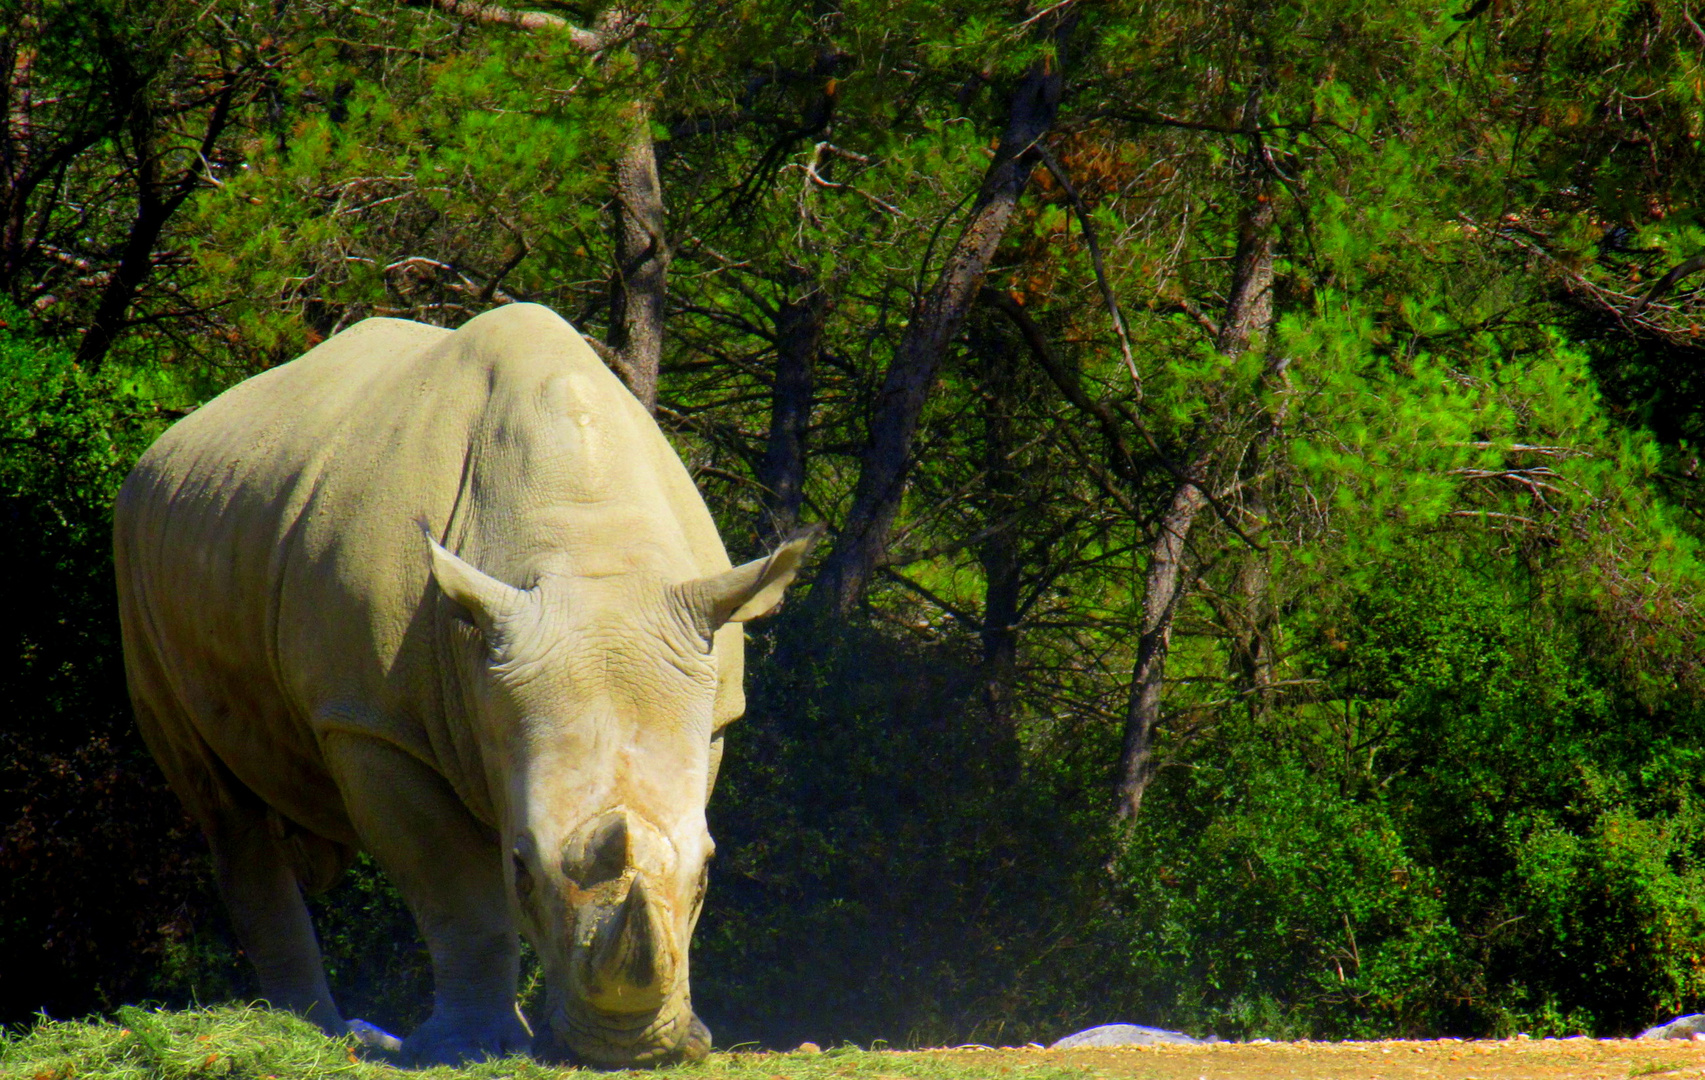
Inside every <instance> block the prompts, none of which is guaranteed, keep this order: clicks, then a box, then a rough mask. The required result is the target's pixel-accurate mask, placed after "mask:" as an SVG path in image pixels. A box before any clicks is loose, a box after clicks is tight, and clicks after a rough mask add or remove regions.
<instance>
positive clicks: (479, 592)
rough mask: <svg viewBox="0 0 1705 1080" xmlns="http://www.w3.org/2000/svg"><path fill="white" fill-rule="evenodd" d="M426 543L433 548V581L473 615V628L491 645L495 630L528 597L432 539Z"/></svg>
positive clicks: (427, 539)
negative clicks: (451, 552) (477, 629)
mask: <svg viewBox="0 0 1705 1080" xmlns="http://www.w3.org/2000/svg"><path fill="white" fill-rule="evenodd" d="M426 542H427V543H429V544H431V545H432V580H434V581H436V582H438V587H439V588H440V589H442V590H444V595H445V596H448V597H449V598H450V599H451V600H453V601H455V602H456V603H457V604H459V605H460V606H461V607H463V608H465V609H466V610H467V612H468V614H469V615H471V616H473V620H474V625H475V626H478V627H479V628H480V633H482V634H484V635H485V639H486V643H487V644H488V645H489V644H491V643H492V640H493V639H492V631H493V628H494V627H495V626H496V625H497V623H498V622H500V621H502V620H503V619H504V618H505V617H507V616H509V615H512V614H514V613H515V612H517V611H519V610H521V607H522V605H523V604H525V603H526V596H525V594H523V593H522V592H521V590H520V589H517V588H513V587H512V586H509V585H505V584H504V583H503V582H501V581H499V580H497V579H496V578H494V577H491V576H489V575H487V574H482V573H480V572H479V571H478V570H476V569H474V568H473V567H472V566H471V565H469V564H468V563H467V562H465V561H463V560H462V559H459V558H457V557H456V556H454V555H452V554H450V553H449V552H448V551H446V550H444V547H443V546H442V545H441V544H439V543H438V541H437V540H435V539H433V538H432V537H431V536H428V537H427V538H426Z"/></svg>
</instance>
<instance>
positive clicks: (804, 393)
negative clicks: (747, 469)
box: [758, 284, 829, 545]
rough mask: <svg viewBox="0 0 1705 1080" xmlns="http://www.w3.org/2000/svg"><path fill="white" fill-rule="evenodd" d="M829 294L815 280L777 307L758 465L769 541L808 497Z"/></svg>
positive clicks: (788, 526) (787, 529) (787, 527)
mask: <svg viewBox="0 0 1705 1080" xmlns="http://www.w3.org/2000/svg"><path fill="white" fill-rule="evenodd" d="M828 308H829V301H828V294H827V292H826V291H824V290H823V289H821V288H818V287H816V286H815V284H813V285H812V287H811V291H810V292H809V293H807V294H806V296H805V298H804V299H803V300H783V301H782V303H781V306H780V308H779V309H778V310H777V312H776V318H775V326H776V372H775V384H774V388H773V389H772V391H771V393H770V432H769V441H768V443H767V445H766V446H765V447H764V460H763V461H762V462H761V463H759V465H758V483H760V484H762V485H763V488H764V496H763V498H764V520H763V522H762V523H761V524H760V526H759V530H758V531H759V534H760V535H761V536H762V537H763V539H764V541H765V543H766V545H768V544H771V543H772V542H773V541H776V540H779V539H781V538H782V537H784V536H786V535H787V534H789V533H791V532H792V531H793V529H794V527H795V526H797V525H798V524H799V511H800V509H801V507H802V506H803V505H804V502H805V441H806V436H807V433H808V432H809V430H810V427H811V407H812V404H813V401H814V395H815V383H816V366H817V347H818V345H819V344H820V343H821V342H822V338H823V320H824V319H825V318H826V317H827V315H828Z"/></svg>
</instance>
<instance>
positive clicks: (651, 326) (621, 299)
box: [609, 103, 669, 412]
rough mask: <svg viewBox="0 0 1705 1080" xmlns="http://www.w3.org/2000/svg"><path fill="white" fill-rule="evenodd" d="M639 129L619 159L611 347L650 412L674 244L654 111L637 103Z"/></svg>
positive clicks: (635, 113)
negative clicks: (660, 171)
mask: <svg viewBox="0 0 1705 1080" xmlns="http://www.w3.org/2000/svg"><path fill="white" fill-rule="evenodd" d="M632 123H633V129H632V131H631V132H630V134H629V136H628V141H627V145H626V146H624V147H623V148H622V153H621V156H620V157H619V158H618V159H617V161H616V201H615V207H616V209H615V222H614V232H615V241H616V268H615V273H614V274H613V275H612V276H611V279H610V341H609V344H610V348H611V349H612V350H614V352H615V354H616V359H617V365H616V367H617V374H618V375H620V376H621V377H622V379H623V380H624V381H625V382H626V383H627V385H628V389H629V390H632V391H633V395H634V397H636V398H638V399H639V401H640V404H642V405H644V406H645V408H646V411H647V412H652V411H655V409H656V408H657V370H658V366H659V365H660V364H661V362H662V358H663V320H664V317H665V315H666V309H667V306H668V302H669V288H668V270H669V245H668V242H667V234H666V233H665V232H664V220H663V186H662V184H661V183H660V182H659V181H658V178H657V152H656V148H655V147H654V146H653V145H652V141H651V110H650V108H649V107H647V106H645V105H643V104H638V103H636V104H635V105H634V106H633V117H632Z"/></svg>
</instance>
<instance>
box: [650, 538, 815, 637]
mask: <svg viewBox="0 0 1705 1080" xmlns="http://www.w3.org/2000/svg"><path fill="white" fill-rule="evenodd" d="M822 535H823V526H822V525H821V524H818V525H808V526H806V527H805V528H803V529H800V530H799V531H798V532H796V533H794V534H793V535H792V536H790V537H788V538H787V540H785V541H783V542H782V544H781V546H780V547H778V548H776V549H775V550H774V551H772V552H770V553H769V555H767V556H765V557H764V558H762V559H754V560H753V561H751V562H749V563H746V564H745V565H743V566H736V567H735V568H734V569H732V570H730V571H728V572H727V573H725V574H718V575H716V576H715V577H708V578H700V579H698V580H697V581H689V582H687V584H685V585H683V586H682V587H681V591H682V594H683V595H684V596H685V598H686V601H687V604H688V605H689V606H690V607H691V608H692V609H693V615H694V617H695V618H696V619H697V620H698V621H699V624H700V625H701V626H704V627H706V628H707V629H709V630H710V631H711V632H713V633H714V632H715V631H716V630H717V628H718V627H721V626H722V625H723V624H724V623H731V622H746V621H747V620H749V619H756V618H758V617H759V616H761V615H768V614H769V613H770V612H772V611H774V610H775V609H776V608H778V607H780V606H781V598H782V593H784V592H786V591H787V587H788V585H790V584H792V582H793V578H794V575H796V574H798V573H799V567H800V566H801V565H802V564H803V563H804V562H805V556H806V555H808V554H810V552H811V546H812V545H813V544H815V543H816V542H817V538H818V537H820V536H822Z"/></svg>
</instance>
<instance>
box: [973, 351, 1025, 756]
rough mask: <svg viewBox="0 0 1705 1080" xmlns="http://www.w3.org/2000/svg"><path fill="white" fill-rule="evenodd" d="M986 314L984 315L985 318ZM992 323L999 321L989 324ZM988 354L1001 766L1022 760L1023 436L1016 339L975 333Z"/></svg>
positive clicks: (988, 559)
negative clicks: (1017, 682)
mask: <svg viewBox="0 0 1705 1080" xmlns="http://www.w3.org/2000/svg"><path fill="white" fill-rule="evenodd" d="M987 321H988V320H987V319H985V320H982V322H983V323H984V324H986V323H987ZM984 329H989V330H992V328H988V327H986V326H985V327H984ZM973 341H974V342H975V343H976V344H977V346H979V347H978V349H977V351H978V353H980V354H981V357H982V360H983V364H982V372H981V375H982V384H983V394H982V401H983V407H982V413H983V417H982V420H983V424H982V427H983V472H984V475H985V476H986V477H987V481H986V490H987V491H988V495H987V498H986V499H985V501H984V506H983V513H982V517H983V524H984V526H985V527H988V528H991V529H993V531H992V532H990V533H989V535H988V536H987V538H985V539H984V540H983V541H982V542H981V543H980V544H978V545H977V561H978V562H979V563H981V564H982V568H983V583H984V585H983V618H982V626H981V628H980V630H979V636H980V637H981V638H982V645H983V661H982V668H981V671H980V672H979V674H980V676H981V681H982V690H983V713H984V720H985V722H986V723H987V725H988V728H989V745H990V746H991V747H993V748H994V749H995V752H996V753H995V756H997V757H998V759H999V760H998V761H997V762H996V764H997V767H1000V768H1001V769H1002V771H1003V772H1011V771H1013V770H1014V769H1016V767H1017V763H1018V754H1017V745H1016V741H1015V737H1016V723H1015V718H1014V713H1013V706H1012V678H1013V671H1014V668H1015V667H1016V666H1017V662H1018V605H1019V601H1020V598H1021V591H1022V587H1023V579H1022V576H1021V571H1022V562H1021V559H1020V553H1019V545H1018V522H1017V521H1016V520H1015V519H1016V517H1017V513H1018V505H1017V503H1018V500H1019V498H1020V497H1021V477H1020V476H1019V475H1018V470H1017V468H1016V466H1015V465H1014V463H1013V460H1012V456H1013V453H1014V451H1015V449H1016V448H1017V446H1018V443H1019V439H1018V437H1017V433H1016V432H1015V431H1014V430H1013V415H1012V414H1013V410H1014V407H1015V405H1016V402H1015V400H1014V399H1015V398H1016V397H1017V371H1016V370H1015V366H1016V365H1015V358H1014V356H1013V350H1012V346H1011V343H1010V342H1009V341H1008V340H1007V339H1006V338H1005V337H1004V336H1003V335H1001V334H999V333H994V332H985V333H978V334H975V335H974V337H973Z"/></svg>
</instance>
